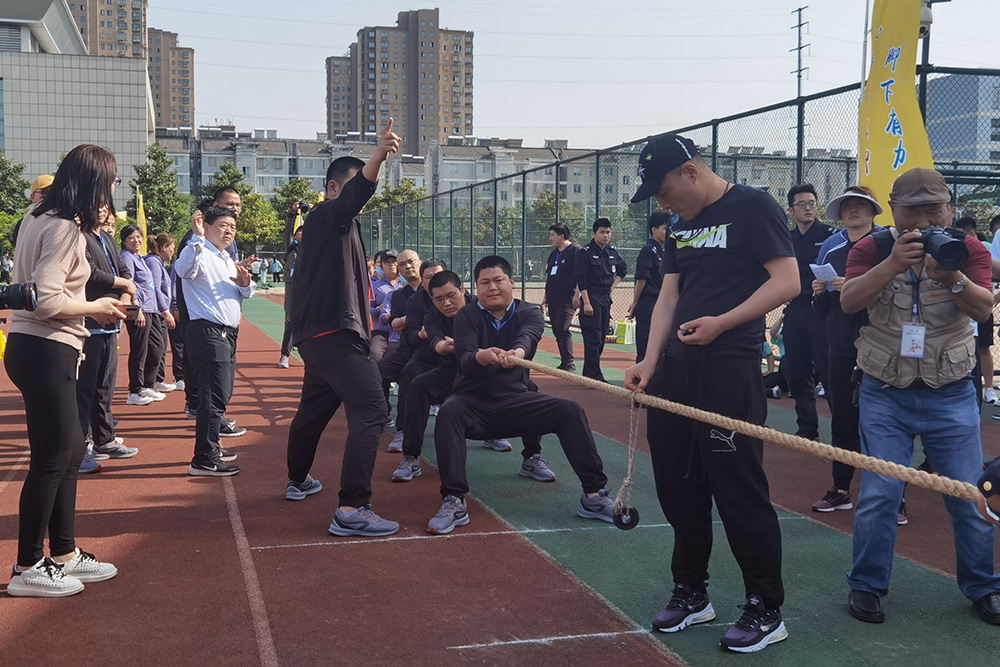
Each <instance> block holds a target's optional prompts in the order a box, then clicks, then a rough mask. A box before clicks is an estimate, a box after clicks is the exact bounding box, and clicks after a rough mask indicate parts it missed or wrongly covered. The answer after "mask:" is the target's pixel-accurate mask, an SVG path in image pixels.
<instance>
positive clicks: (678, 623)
mask: <svg viewBox="0 0 1000 667" xmlns="http://www.w3.org/2000/svg"><path fill="white" fill-rule="evenodd" d="M713 618H715V610H714V609H713V608H712V603H711V602H709V601H708V593H707V592H705V591H704V590H698V591H696V590H692V589H691V587H690V586H688V585H687V584H677V585H676V586H674V593H673V595H671V596H670V601H669V602H667V607H666V609H664V610H663V611H661V612H660V613H658V614H657V615H656V616H654V617H653V628H654V629H656V630H659V631H660V632H680V631H681V630H683V629H684V628H686V627H688V626H689V625H696V624H698V623H707V622H709V621H711V620H712V619H713Z"/></svg>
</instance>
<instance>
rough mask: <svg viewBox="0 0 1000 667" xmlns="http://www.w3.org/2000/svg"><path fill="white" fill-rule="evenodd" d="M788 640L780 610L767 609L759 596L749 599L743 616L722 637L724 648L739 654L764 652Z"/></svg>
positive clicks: (744, 607) (744, 606)
mask: <svg viewBox="0 0 1000 667" xmlns="http://www.w3.org/2000/svg"><path fill="white" fill-rule="evenodd" d="M783 639H788V631H787V630H785V624H784V622H782V620H781V610H780V609H765V608H764V601H763V600H761V599H760V597H759V596H757V595H751V596H750V597H748V598H747V603H746V604H745V605H743V615H742V616H740V620H738V621H736V624H735V625H733V626H732V627H731V628H729V630H727V631H726V634H725V635H724V636H723V637H722V641H721V644H722V646H723V648H728V649H729V650H730V651H737V652H739V653H754V652H756V651H763V650H764V649H765V648H767V647H768V646H769V645H771V644H774V643H777V642H780V641H781V640H783Z"/></svg>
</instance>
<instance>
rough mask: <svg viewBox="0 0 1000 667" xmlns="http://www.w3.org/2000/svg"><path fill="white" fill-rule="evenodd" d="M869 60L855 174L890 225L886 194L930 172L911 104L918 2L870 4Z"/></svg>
mask: <svg viewBox="0 0 1000 667" xmlns="http://www.w3.org/2000/svg"><path fill="white" fill-rule="evenodd" d="M871 26H872V29H871V30H872V32H871V46H872V61H871V66H870V68H869V70H868V80H867V82H866V84H865V90H864V95H863V97H862V99H861V108H860V110H859V113H858V146H859V151H858V162H859V164H858V173H859V174H860V182H861V184H862V185H867V186H868V187H869V188H871V189H872V191H873V192H874V193H875V198H876V199H878V201H879V203H881V204H882V206H883V208H884V209H885V213H883V214H882V215H880V216H878V217H877V218H875V222H876V223H878V224H880V225H891V224H892V214H891V213H890V212H889V205H888V204H889V192H890V191H891V190H892V184H893V182H894V181H895V180H896V177H897V176H899V175H900V174H902V173H903V172H906V171H909V170H910V169H913V168H914V167H927V168H928V169H933V168H934V158H933V156H932V155H931V146H930V142H929V141H928V140H927V131H926V130H925V129H924V120H923V117H922V116H921V114H920V105H919V104H918V103H917V86H916V66H917V44H918V38H919V33H920V0H875V6H874V8H873V10H872V22H871Z"/></svg>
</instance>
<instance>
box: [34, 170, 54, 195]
mask: <svg viewBox="0 0 1000 667" xmlns="http://www.w3.org/2000/svg"><path fill="white" fill-rule="evenodd" d="M54 180H55V177H53V176H52V174H42V175H41V176H39V177H38V178H36V179H35V182H34V183H32V184H31V194H35V193H36V192H38V191H39V190H44V189H45V188H47V187H50V186H51V185H52V181H54Z"/></svg>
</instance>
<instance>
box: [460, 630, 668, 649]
mask: <svg viewBox="0 0 1000 667" xmlns="http://www.w3.org/2000/svg"><path fill="white" fill-rule="evenodd" d="M648 634H649V630H623V631H621V632H591V633H587V634H582V635H555V636H552V637H539V638H537V639H511V640H509V641H493V642H489V643H488V644H462V645H460V646H449V647H448V650H449V651H464V650H466V649H474V648H497V647H502V646H523V645H524V644H551V643H552V642H560V641H572V640H574V639H605V638H608V637H621V636H622V635H648Z"/></svg>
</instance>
